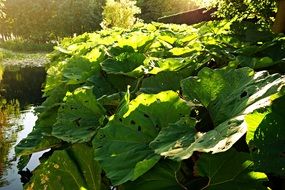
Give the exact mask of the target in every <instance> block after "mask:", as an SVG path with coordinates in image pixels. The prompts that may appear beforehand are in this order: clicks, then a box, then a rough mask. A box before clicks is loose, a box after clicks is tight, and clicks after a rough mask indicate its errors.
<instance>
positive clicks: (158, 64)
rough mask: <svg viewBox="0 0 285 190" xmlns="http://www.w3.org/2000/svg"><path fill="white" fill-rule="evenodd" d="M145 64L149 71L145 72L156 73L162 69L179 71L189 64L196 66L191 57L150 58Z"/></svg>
mask: <svg viewBox="0 0 285 190" xmlns="http://www.w3.org/2000/svg"><path fill="white" fill-rule="evenodd" d="M147 64H148V65H149V67H150V69H149V70H150V71H147V72H146V73H147V74H157V73H159V72H162V71H179V70H181V69H183V68H185V67H187V66H189V65H191V66H192V67H194V68H196V66H197V64H196V63H195V62H194V61H193V60H192V59H191V58H166V59H153V60H152V59H150V60H149V61H148V62H147Z"/></svg>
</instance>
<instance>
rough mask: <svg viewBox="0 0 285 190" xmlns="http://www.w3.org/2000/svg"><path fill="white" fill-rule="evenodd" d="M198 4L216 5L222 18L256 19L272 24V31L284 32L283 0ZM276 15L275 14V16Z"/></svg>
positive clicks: (229, 0) (221, 0)
mask: <svg viewBox="0 0 285 190" xmlns="http://www.w3.org/2000/svg"><path fill="white" fill-rule="evenodd" d="M208 2H209V1H202V3H200V6H201V5H202V6H209V7H217V8H218V11H217V16H218V17H223V18H234V17H237V18H239V19H256V20H257V21H258V22H260V23H266V24H267V25H268V26H272V30H273V32H276V33H282V32H285V0H250V1H248V0H213V1H211V2H210V3H208ZM275 15H276V16H275Z"/></svg>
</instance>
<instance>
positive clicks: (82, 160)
mask: <svg viewBox="0 0 285 190" xmlns="http://www.w3.org/2000/svg"><path fill="white" fill-rule="evenodd" d="M33 173H34V175H33V177H32V178H31V181H30V182H29V183H28V184H27V185H25V189H47V190H49V189H50V190H54V189H77V190H80V189H94V190H100V189H103V187H104V186H103V184H101V183H102V181H101V168H100V165H99V164H98V163H97V162H96V161H94V160H93V151H92V148H91V147H89V146H87V145H84V144H75V145H73V146H72V147H71V148H68V149H66V150H56V151H54V152H53V154H52V155H51V156H50V157H49V158H48V159H47V160H46V161H44V162H43V163H42V164H41V165H40V166H39V167H37V168H36V169H35V171H34V172H33Z"/></svg>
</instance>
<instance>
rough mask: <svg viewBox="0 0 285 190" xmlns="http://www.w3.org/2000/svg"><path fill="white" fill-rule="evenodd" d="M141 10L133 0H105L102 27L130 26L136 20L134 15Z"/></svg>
mask: <svg viewBox="0 0 285 190" xmlns="http://www.w3.org/2000/svg"><path fill="white" fill-rule="evenodd" d="M140 13H141V10H140V8H139V7H137V6H136V1H135V0H118V1H116V0H107V1H106V5H105V6H104V10H103V13H102V14H103V22H102V23H101V26H102V28H110V27H122V28H130V27H132V26H133V25H134V24H135V22H136V21H137V18H136V15H137V14H140Z"/></svg>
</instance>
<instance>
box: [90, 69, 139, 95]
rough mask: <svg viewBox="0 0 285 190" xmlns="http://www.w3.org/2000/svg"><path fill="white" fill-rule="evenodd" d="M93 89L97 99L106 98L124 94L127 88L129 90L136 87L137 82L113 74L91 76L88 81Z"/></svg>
mask: <svg viewBox="0 0 285 190" xmlns="http://www.w3.org/2000/svg"><path fill="white" fill-rule="evenodd" d="M88 82H89V83H91V85H92V86H94V87H93V93H94V95H95V96H96V97H97V98H101V97H102V96H108V95H112V94H116V93H120V92H125V91H126V90H127V86H130V87H131V89H134V88H135V87H136V82H137V80H136V79H134V78H131V77H127V76H123V75H115V74H108V75H106V74H103V73H100V74H99V75H93V76H92V77H90V78H89V79H88Z"/></svg>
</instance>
